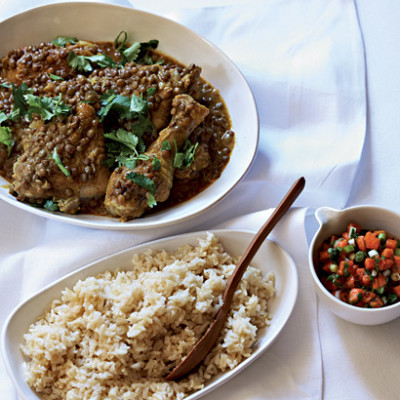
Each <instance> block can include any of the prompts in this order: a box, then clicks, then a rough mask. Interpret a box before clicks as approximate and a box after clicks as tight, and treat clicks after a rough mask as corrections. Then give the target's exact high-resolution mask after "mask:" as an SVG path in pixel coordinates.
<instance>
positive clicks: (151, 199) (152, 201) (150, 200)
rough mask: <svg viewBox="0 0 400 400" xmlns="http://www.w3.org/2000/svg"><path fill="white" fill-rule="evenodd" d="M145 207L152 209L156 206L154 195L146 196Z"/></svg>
mask: <svg viewBox="0 0 400 400" xmlns="http://www.w3.org/2000/svg"><path fill="white" fill-rule="evenodd" d="M147 205H148V206H149V207H150V208H153V207H154V206H156V205H157V202H156V199H155V197H154V195H153V194H152V193H149V194H148V196H147Z"/></svg>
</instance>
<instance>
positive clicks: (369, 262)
mask: <svg viewBox="0 0 400 400" xmlns="http://www.w3.org/2000/svg"><path fill="white" fill-rule="evenodd" d="M364 265H365V268H367V269H369V270H370V271H372V270H373V269H375V267H376V261H375V259H374V258H370V257H367V258H366V259H365V261H364Z"/></svg>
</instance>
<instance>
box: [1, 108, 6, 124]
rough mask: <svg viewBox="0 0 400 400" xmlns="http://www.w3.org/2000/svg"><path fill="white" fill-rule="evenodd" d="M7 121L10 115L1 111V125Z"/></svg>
mask: <svg viewBox="0 0 400 400" xmlns="http://www.w3.org/2000/svg"><path fill="white" fill-rule="evenodd" d="M7 119H8V115H7V114H6V113H5V112H4V111H3V110H1V111H0V124H2V123H3V122H4V121H6V120H7Z"/></svg>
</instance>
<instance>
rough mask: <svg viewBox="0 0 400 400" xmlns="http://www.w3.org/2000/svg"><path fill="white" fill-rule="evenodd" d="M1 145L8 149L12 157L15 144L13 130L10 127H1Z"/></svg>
mask: <svg viewBox="0 0 400 400" xmlns="http://www.w3.org/2000/svg"><path fill="white" fill-rule="evenodd" d="M0 143H3V144H4V146H6V147H7V149H8V155H10V154H11V149H12V148H13V146H14V144H15V142H14V139H13V137H12V134H11V129H10V128H9V127H8V126H0Z"/></svg>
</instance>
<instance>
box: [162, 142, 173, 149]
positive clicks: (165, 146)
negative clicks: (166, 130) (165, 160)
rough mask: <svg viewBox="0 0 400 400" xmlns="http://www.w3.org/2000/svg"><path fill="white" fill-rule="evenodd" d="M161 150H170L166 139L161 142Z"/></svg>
mask: <svg viewBox="0 0 400 400" xmlns="http://www.w3.org/2000/svg"><path fill="white" fill-rule="evenodd" d="M161 150H171V145H170V144H169V142H168V140H164V142H162V144H161Z"/></svg>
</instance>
